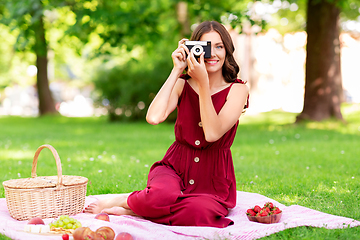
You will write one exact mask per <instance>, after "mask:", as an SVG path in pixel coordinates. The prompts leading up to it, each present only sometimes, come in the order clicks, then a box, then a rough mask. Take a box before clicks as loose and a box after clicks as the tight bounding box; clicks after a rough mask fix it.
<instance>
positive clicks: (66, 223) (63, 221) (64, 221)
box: [50, 215, 81, 229]
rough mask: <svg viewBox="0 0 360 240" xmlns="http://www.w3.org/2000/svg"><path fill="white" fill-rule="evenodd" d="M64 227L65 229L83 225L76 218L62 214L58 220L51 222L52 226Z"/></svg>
mask: <svg viewBox="0 0 360 240" xmlns="http://www.w3.org/2000/svg"><path fill="white" fill-rule="evenodd" d="M51 227H55V228H60V227H61V228H64V229H77V228H79V227H81V223H80V222H79V221H78V220H76V219H74V218H71V217H69V216H68V215H61V216H60V217H59V218H58V219H57V220H55V221H53V222H52V223H50V228H51Z"/></svg>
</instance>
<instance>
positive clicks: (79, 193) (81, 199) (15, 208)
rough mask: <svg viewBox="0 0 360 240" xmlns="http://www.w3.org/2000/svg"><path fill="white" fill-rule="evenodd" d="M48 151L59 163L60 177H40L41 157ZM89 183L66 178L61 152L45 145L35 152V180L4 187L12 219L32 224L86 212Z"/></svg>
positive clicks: (76, 178) (33, 175) (86, 180)
mask: <svg viewBox="0 0 360 240" xmlns="http://www.w3.org/2000/svg"><path fill="white" fill-rule="evenodd" d="M44 148H48V149H50V151H51V152H52V154H53V156H54V158H55V160H56V166H57V173H58V175H57V176H47V177H37V176H36V165H37V161H38V157H39V154H40V152H41V150H42V149H44ZM87 182H88V179H87V178H85V177H80V176H65V175H62V169H61V161H60V157H59V155H58V153H57V151H56V150H55V148H53V147H52V146H51V145H42V146H40V147H39V148H38V149H37V150H36V152H35V156H34V160H33V165H32V170H31V178H23V179H12V180H8V181H5V182H3V186H4V189H5V198H6V204H7V207H8V209H9V212H10V215H11V216H12V217H13V218H15V219H16V220H28V219H31V218H33V217H40V218H55V217H57V216H61V215H75V214H77V213H80V212H82V210H83V208H84V204H85V196H86V186H87Z"/></svg>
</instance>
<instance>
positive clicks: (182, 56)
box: [171, 38, 189, 72]
mask: <svg viewBox="0 0 360 240" xmlns="http://www.w3.org/2000/svg"><path fill="white" fill-rule="evenodd" d="M185 41H188V39H186V38H183V39H181V40H180V41H179V44H178V48H177V49H176V50H175V51H174V52H173V53H172V54H171V57H172V59H173V63H174V68H178V69H180V70H181V72H182V71H184V69H185V68H186V67H187V61H186V56H187V55H188V54H189V49H188V48H187V47H186V46H185V44H184V43H185Z"/></svg>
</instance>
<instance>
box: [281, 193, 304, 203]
mask: <svg viewBox="0 0 360 240" xmlns="http://www.w3.org/2000/svg"><path fill="white" fill-rule="evenodd" d="M301 199H302V198H300V197H299V196H297V195H293V196H291V195H285V194H282V195H281V197H280V199H279V200H280V201H281V202H284V203H285V205H293V204H297V203H298V202H299V201H300V200H301Z"/></svg>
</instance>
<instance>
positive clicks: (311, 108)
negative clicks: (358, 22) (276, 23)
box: [296, 0, 359, 122]
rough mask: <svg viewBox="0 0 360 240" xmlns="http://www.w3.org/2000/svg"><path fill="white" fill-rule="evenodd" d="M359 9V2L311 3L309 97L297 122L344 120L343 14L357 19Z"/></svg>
mask: <svg viewBox="0 0 360 240" xmlns="http://www.w3.org/2000/svg"><path fill="white" fill-rule="evenodd" d="M358 6H359V2H357V3H356V2H355V1H353V0H348V1H346V0H344V1H331V0H308V1H307V22H306V26H307V27H306V28H307V29H306V31H307V56H306V74H305V76H306V77H305V96H304V108H303V110H302V112H301V113H300V114H299V115H298V116H297V119H296V121H297V122H301V121H303V120H306V119H308V120H315V121H321V120H324V119H328V118H335V119H339V120H342V119H343V117H342V114H341V109H340V107H341V103H342V99H343V88H342V79H341V63H340V38H339V35H340V14H341V13H343V18H354V17H355V16H357V15H358V12H357V10H358V9H359V7H358ZM356 12H357V13H356ZM354 13H355V14H354Z"/></svg>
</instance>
